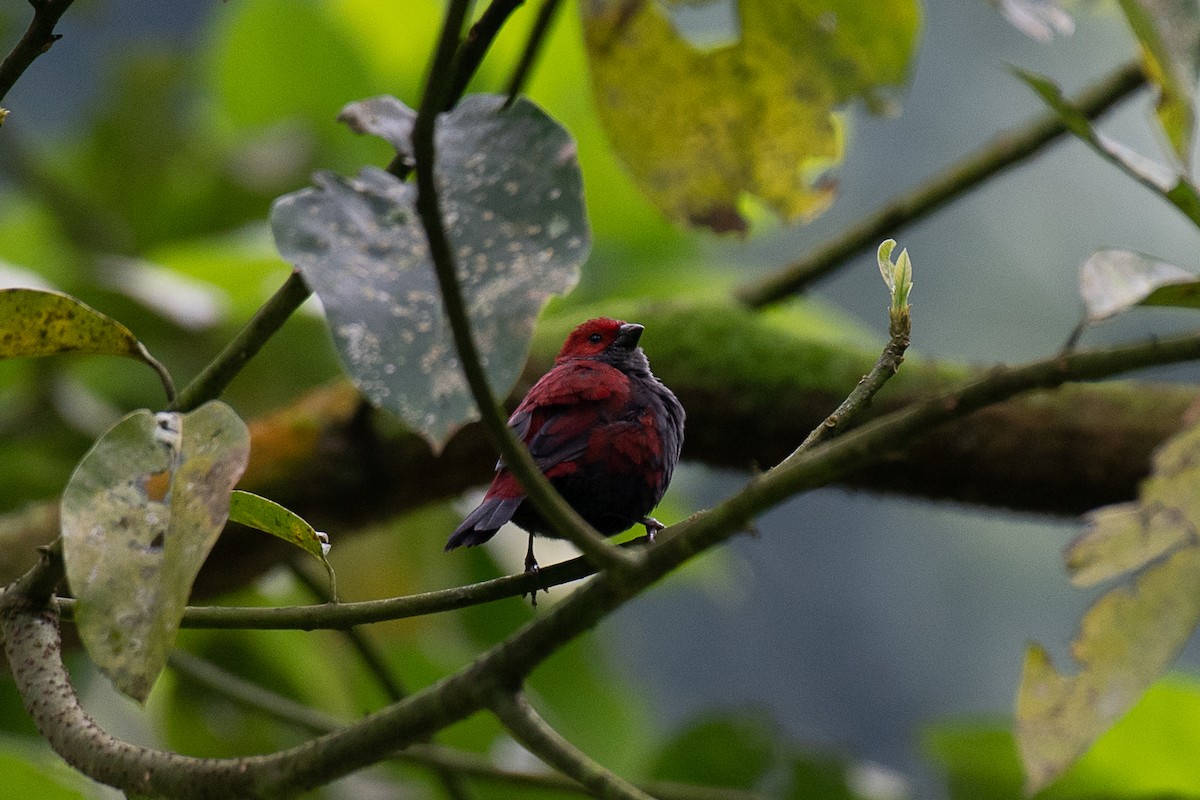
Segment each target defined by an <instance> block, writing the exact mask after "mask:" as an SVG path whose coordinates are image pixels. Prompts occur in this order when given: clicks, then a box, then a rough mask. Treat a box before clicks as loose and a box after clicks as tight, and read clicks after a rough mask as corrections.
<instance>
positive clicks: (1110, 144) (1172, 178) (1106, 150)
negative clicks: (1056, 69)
mask: <svg viewBox="0 0 1200 800" xmlns="http://www.w3.org/2000/svg"><path fill="white" fill-rule="evenodd" d="M1013 73H1014V74H1015V75H1016V76H1017V77H1018V78H1020V79H1021V80H1023V81H1024V82H1025V83H1026V84H1028V85H1029V86H1030V88H1032V89H1033V90H1034V91H1035V92H1037V93H1038V94H1039V95H1040V96H1041V97H1042V99H1043V100H1044V101H1045V102H1046V105H1048V106H1050V108H1051V109H1053V110H1054V111H1055V113H1057V114H1058V117H1059V119H1060V120H1062V122H1063V124H1064V125H1066V126H1067V130H1069V131H1071V133H1073V134H1075V135H1076V136H1077V137H1079V138H1080V139H1082V140H1083V141H1085V142H1087V143H1088V144H1089V145H1091V147H1092V149H1093V150H1095V151H1096V152H1097V153H1099V154H1100V155H1101V156H1103V157H1104V158H1105V159H1107V160H1108V161H1110V162H1112V163H1113V164H1116V165H1117V166H1118V167H1120V168H1121V169H1123V170H1124V171H1125V172H1126V174H1128V175H1129V176H1130V177H1132V178H1133V179H1134V180H1136V181H1137V182H1138V183H1141V184H1142V185H1143V186H1146V187H1148V188H1150V189H1152V190H1153V191H1155V192H1157V193H1158V194H1160V195H1162V196H1163V197H1164V198H1166V199H1167V200H1168V201H1170V203H1171V204H1172V205H1174V206H1175V207H1176V208H1178V209H1179V210H1180V211H1182V212H1183V213H1184V214H1185V215H1186V216H1187V217H1188V219H1190V220H1192V222H1194V223H1196V224H1197V225H1200V193H1198V192H1197V190H1196V187H1195V186H1194V185H1193V184H1192V182H1191V181H1189V180H1188V179H1187V177H1186V176H1185V175H1184V174H1182V173H1181V172H1180V171H1179V170H1177V169H1173V168H1171V167H1168V166H1165V165H1163V164H1159V163H1158V162H1156V161H1152V160H1151V159H1149V158H1146V157H1145V156H1143V155H1141V154H1139V153H1136V152H1134V151H1133V150H1130V149H1129V148H1128V147H1126V146H1125V145H1123V144H1121V143H1120V142H1117V141H1114V140H1113V139H1110V138H1109V137H1107V136H1105V135H1104V134H1102V133H1100V132H1099V131H1097V130H1096V129H1095V128H1093V127H1092V122H1091V120H1089V119H1088V118H1087V117H1086V116H1085V115H1084V114H1083V113H1082V112H1081V111H1080V110H1079V109H1077V108H1075V106H1073V105H1071V103H1070V101H1069V100H1067V98H1065V97H1063V94H1062V91H1061V90H1060V89H1059V88H1058V86H1056V85H1055V84H1054V83H1053V82H1052V81H1050V80H1049V79H1048V78H1045V77H1043V76H1041V75H1036V74H1034V73H1032V72H1026V71H1025V70H1022V69H1018V68H1016V67H1013Z"/></svg>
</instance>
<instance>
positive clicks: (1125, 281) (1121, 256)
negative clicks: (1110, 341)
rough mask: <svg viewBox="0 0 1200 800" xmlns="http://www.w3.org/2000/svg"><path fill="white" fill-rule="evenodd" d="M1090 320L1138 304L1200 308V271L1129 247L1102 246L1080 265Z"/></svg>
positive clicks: (1097, 320)
mask: <svg viewBox="0 0 1200 800" xmlns="http://www.w3.org/2000/svg"><path fill="white" fill-rule="evenodd" d="M1079 293H1080V295H1082V297H1083V304H1084V308H1085V311H1086V314H1087V321H1088V322H1099V321H1100V320H1103V319H1107V318H1109V317H1111V316H1114V315H1116V314H1119V313H1121V312H1122V311H1126V310H1128V309H1130V308H1133V307H1134V306H1139V305H1144V306H1182V307H1185V308H1200V275H1197V274H1196V273H1194V272H1191V271H1189V270H1186V269H1183V268H1181V267H1177V266H1175V265H1174V264H1168V263H1165V262H1163V261H1158V260H1157V259H1153V258H1150V257H1148V256H1144V255H1142V254H1140V253H1134V252H1131V251H1129V250H1098V251H1097V252H1095V253H1093V254H1092V255H1091V256H1089V257H1088V259H1087V260H1086V261H1084V262H1083V264H1082V265H1081V266H1080V268H1079Z"/></svg>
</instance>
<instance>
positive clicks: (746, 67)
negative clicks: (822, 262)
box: [584, 0, 920, 232]
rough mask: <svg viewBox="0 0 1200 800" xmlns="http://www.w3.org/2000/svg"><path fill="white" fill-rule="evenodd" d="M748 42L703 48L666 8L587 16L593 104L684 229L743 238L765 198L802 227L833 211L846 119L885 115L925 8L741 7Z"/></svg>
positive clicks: (635, 171) (907, 3)
mask: <svg viewBox="0 0 1200 800" xmlns="http://www.w3.org/2000/svg"><path fill="white" fill-rule="evenodd" d="M736 5H737V10H738V19H737V23H738V28H739V30H740V34H741V36H740V39H739V40H738V41H737V42H736V43H734V44H732V45H728V46H724V47H717V48H702V47H695V46H693V45H692V44H690V43H689V42H688V41H687V40H686V39H685V38H684V37H683V36H681V35H680V33H679V32H678V31H677V30H676V28H675V27H674V26H673V25H672V21H671V20H670V19H669V18H668V16H667V13H666V11H665V10H664V9H663V7H662V6H661V4H659V3H633V4H630V3H618V2H595V3H587V4H584V9H585V11H584V25H585V33H586V44H587V49H588V56H589V59H590V61H591V75H592V87H593V96H594V97H595V102H596V104H597V109H598V114H599V117H600V119H601V121H602V123H603V124H604V127H605V129H606V130H607V132H608V135H609V139H610V140H611V141H612V144H613V147H614V148H615V150H616V151H617V153H618V154H619V156H620V158H621V160H622V161H623V162H624V163H625V165H626V167H627V168H628V169H629V171H630V173H631V174H632V176H633V178H634V180H635V181H636V182H637V184H638V185H639V187H640V188H641V190H642V191H643V192H645V193H646V195H647V196H648V197H649V198H650V200H651V201H652V202H653V203H654V204H655V205H656V206H657V207H658V208H659V209H660V210H661V211H662V212H663V213H664V214H665V215H666V216H667V217H668V218H669V219H672V220H674V221H676V222H679V223H685V224H689V225H695V226H703V227H707V228H711V229H712V230H714V231H717V232H728V231H737V232H744V231H745V230H746V228H747V223H746V220H745V219H744V218H743V217H742V214H741V212H740V211H739V208H738V203H739V199H740V198H741V196H742V195H743V194H744V193H746V194H752V195H755V196H757V197H759V198H761V199H762V201H763V202H764V203H765V204H766V205H767V206H768V207H770V208H771V209H773V210H774V211H775V212H776V213H778V214H779V215H780V216H781V217H783V218H784V219H785V220H787V221H789V222H794V221H796V220H800V219H806V218H812V217H814V216H816V215H818V214H820V213H821V212H822V211H824V210H825V208H827V207H828V205H829V203H830V202H832V200H833V193H834V185H833V183H832V181H830V180H829V179H828V177H827V175H826V173H827V171H828V170H829V169H830V168H831V167H833V166H834V165H836V164H837V163H839V162H840V161H841V160H842V156H843V135H842V123H841V122H840V120H839V119H838V118H837V117H836V116H835V113H834V112H835V109H837V108H838V107H839V106H841V105H844V104H845V103H847V102H848V101H850V100H852V99H854V98H856V97H865V98H866V99H867V100H868V101H869V103H871V104H873V105H874V106H876V107H885V106H886V105H887V104H886V103H884V102H883V101H882V100H881V99H880V96H879V94H878V87H881V86H898V85H900V84H902V83H903V82H904V81H905V79H906V76H907V71H908V68H909V64H910V60H911V57H912V54H913V52H914V51H915V47H916V41H917V34H918V29H919V26H920V24H919V18H920V10H919V7H918V5H917V4H916V3H915V2H912V0H878V1H877V2H871V3H848V2H831V0H742V2H739V3H737V4H736Z"/></svg>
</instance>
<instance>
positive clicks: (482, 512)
mask: <svg viewBox="0 0 1200 800" xmlns="http://www.w3.org/2000/svg"><path fill="white" fill-rule="evenodd" d="M524 499H525V498H523V497H485V498H484V499H483V502H482V503H480V504H479V507H478V508H476V509H475V510H474V511H472V512H471V513H470V514H468V515H467V518H466V519H464V520H463V521H462V524H461V525H459V526H458V528H456V529H455V531H454V533H452V534H450V540H449V541H448V542H446V548H445V549H446V551H447V552H449V551H451V550H453V549H455V548H456V547H474V546H475V545H477V544H483V543H484V542H486V541H487V540H488V539H491V538H492V537H493V536H495V535H496V531H498V530H500V526H501V525H503V524H504V523H506V522H508V521H509V520H511V519H512V515H513V514H514V513H516V510H517V506H519V505H521V501H522V500H524Z"/></svg>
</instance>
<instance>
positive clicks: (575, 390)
mask: <svg viewBox="0 0 1200 800" xmlns="http://www.w3.org/2000/svg"><path fill="white" fill-rule="evenodd" d="M629 392H630V389H629V378H627V377H626V376H625V374H624V373H622V372H621V371H620V370H618V369H615V368H613V367H611V366H609V365H608V364H604V363H601V362H593V361H578V362H570V363H567V364H560V365H559V366H557V367H555V368H554V369H552V370H551V371H550V372H548V373H546V375H545V376H544V377H543V378H542V379H541V380H540V381H538V382H537V384H536V385H534V387H533V388H532V389H530V390H529V394H527V395H525V399H524V400H522V401H521V405H520V406H518V407H517V410H516V412H514V413H513V415H512V418H511V419H510V420H509V425H511V426H512V428H513V430H514V431H516V433H517V435H518V436H520V437H521V440H522V441H524V442H525V445H526V446H527V447H528V448H529V452H530V454H531V455H532V456H533V459H534V461H535V462H537V465H538V467H540V468H541V470H542V471H543V472H545V473H546V474H547V475H549V476H550V477H554V476H555V475H556V474H565V473H566V472H569V471H570V470H569V468H568V467H567V466H566V465H569V464H571V463H572V462H573V461H574V460H575V459H577V458H579V457H580V456H581V455H583V453H584V452H585V451H586V450H587V448H588V441H589V439H590V437H591V435H592V433H593V432H594V431H595V429H596V428H597V427H599V426H601V425H604V424H607V423H608V422H609V421H610V420H611V419H612V418H613V416H614V412H617V413H619V410H620V409H621V408H622V407H623V406H624V405H625V403H626V401H627V400H628V399H629ZM556 467H557V468H558V469H555V468H556Z"/></svg>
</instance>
